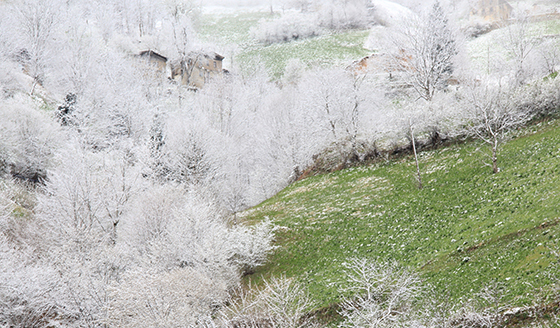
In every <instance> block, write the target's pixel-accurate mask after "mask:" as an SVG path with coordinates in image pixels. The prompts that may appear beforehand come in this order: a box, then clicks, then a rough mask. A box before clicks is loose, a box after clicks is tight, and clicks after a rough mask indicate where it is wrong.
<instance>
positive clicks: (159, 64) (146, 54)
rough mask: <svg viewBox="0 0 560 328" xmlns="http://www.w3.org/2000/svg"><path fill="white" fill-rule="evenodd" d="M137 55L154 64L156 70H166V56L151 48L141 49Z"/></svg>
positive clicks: (164, 71) (163, 71)
mask: <svg viewBox="0 0 560 328" xmlns="http://www.w3.org/2000/svg"><path fill="white" fill-rule="evenodd" d="M139 56H140V58H143V59H145V60H146V61H147V62H148V63H150V64H152V65H153V66H155V67H156V69H157V70H158V71H160V72H162V73H166V72H167V61H168V60H167V57H165V56H162V55H160V54H158V53H157V52H155V51H153V50H144V51H141V52H140V54H139Z"/></svg>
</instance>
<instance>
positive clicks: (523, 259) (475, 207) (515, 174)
mask: <svg viewBox="0 0 560 328" xmlns="http://www.w3.org/2000/svg"><path fill="white" fill-rule="evenodd" d="M559 144H560V121H550V122H542V123H539V124H536V125H534V126H531V127H530V128H527V129H526V130H524V131H522V132H521V133H520V135H519V136H518V137H517V138H515V139H514V140H512V141H510V142H509V143H507V144H506V145H505V147H504V149H503V151H502V153H501V155H500V157H501V165H500V169H501V172H500V173H498V174H492V170H491V168H489V167H487V166H484V164H483V161H484V159H485V157H484V156H485V155H484V154H483V152H484V151H486V148H484V146H482V145H480V144H478V143H476V142H467V143H464V144H460V145H452V146H449V147H446V148H441V149H438V150H433V151H426V152H423V153H421V155H420V165H421V171H422V173H423V180H424V183H425V187H424V189H422V190H418V189H417V188H416V184H415V181H414V178H413V176H414V171H415V167H414V165H415V164H414V160H413V158H412V157H410V156H408V157H402V158H396V159H388V160H386V161H382V162H378V163H375V164H372V165H369V166H363V167H356V168H351V169H346V170H343V171H339V172H335V173H332V174H325V175H319V176H314V177H310V178H307V179H305V180H302V181H299V182H297V183H295V184H293V185H291V186H289V187H288V188H286V189H285V190H283V191H282V192H281V193H279V194H278V195H276V196H275V197H273V198H272V199H269V200H268V201H266V202H264V203H263V204H261V205H259V206H257V207H255V208H253V209H251V210H249V211H247V212H246V213H245V216H246V218H247V219H249V220H262V219H264V218H266V217H268V218H270V219H272V220H273V222H274V223H275V224H277V225H278V226H279V227H280V228H279V232H278V237H277V241H276V243H277V245H279V246H281V247H280V248H278V249H277V251H276V252H275V254H274V255H273V256H272V257H271V258H270V261H269V264H268V265H267V266H266V267H264V268H262V269H260V270H259V271H258V272H257V273H256V274H255V275H253V276H252V278H251V279H256V280H259V279H261V278H262V277H263V276H264V277H269V276H278V275H281V274H285V275H287V276H289V277H292V276H293V277H297V279H298V280H299V281H301V282H303V283H305V284H306V285H307V286H308V287H309V290H310V293H311V295H312V297H313V298H314V299H315V300H317V301H318V303H319V304H320V307H327V306H328V305H329V304H331V303H336V302H338V301H340V300H341V294H340V293H339V291H338V290H339V289H340V287H341V286H342V287H343V286H344V281H343V277H342V274H341V273H342V266H341V263H343V262H345V261H347V260H348V259H351V258H355V257H366V258H370V259H376V260H381V261H384V260H392V259H395V260H397V261H398V262H399V263H400V264H401V265H403V266H407V267H410V268H412V269H414V270H416V271H418V272H419V273H420V274H421V276H422V277H423V278H424V279H425V283H426V284H431V285H433V286H434V287H435V290H437V291H438V293H439V294H440V296H441V297H446V298H447V297H449V298H450V300H452V302H453V303H458V302H460V301H466V300H468V299H470V298H473V297H475V296H476V294H477V293H478V292H479V291H480V290H481V289H482V288H484V287H486V286H488V285H490V284H493V283H497V284H498V286H501V287H503V289H501V290H503V291H504V293H503V297H502V298H501V300H500V303H501V304H502V305H504V306H506V307H508V308H511V307H514V306H529V305H534V304H547V303H549V302H551V301H552V300H554V299H555V297H556V296H557V292H556V288H557V287H558V277H557V273H558V262H559V260H560V258H559V256H560V254H559V253H558V251H559V245H558V234H559V232H560V227H559V226H558V223H559V222H560V217H559V214H558V213H560V205H559V204H560V202H559V200H560V162H559V157H560V147H559V146H558V145H559Z"/></svg>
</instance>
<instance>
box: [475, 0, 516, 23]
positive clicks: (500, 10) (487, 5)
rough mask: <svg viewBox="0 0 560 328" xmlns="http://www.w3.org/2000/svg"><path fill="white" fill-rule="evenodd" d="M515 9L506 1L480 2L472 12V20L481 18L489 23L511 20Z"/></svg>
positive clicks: (482, 0)
mask: <svg viewBox="0 0 560 328" xmlns="http://www.w3.org/2000/svg"><path fill="white" fill-rule="evenodd" d="M512 11H513V7H512V6H511V5H510V4H509V3H508V2H507V1H506V0H479V1H478V2H477V3H476V5H475V7H474V8H472V10H471V18H474V17H479V18H482V19H483V20H484V21H486V22H489V23H497V22H505V21H507V20H508V19H510V17H511V14H512Z"/></svg>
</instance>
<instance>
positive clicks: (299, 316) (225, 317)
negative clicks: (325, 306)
mask: <svg viewBox="0 0 560 328" xmlns="http://www.w3.org/2000/svg"><path fill="white" fill-rule="evenodd" d="M313 306H314V302H313V301H312V300H311V298H310V297H309V295H308V293H307V290H306V289H305V288H304V287H303V286H302V285H300V284H299V283H298V282H296V281H295V280H294V279H290V278H286V277H279V278H272V279H271V280H269V281H265V282H264V284H263V286H262V287H260V288H258V287H257V288H253V289H251V290H250V291H249V292H245V291H240V293H239V295H238V299H237V300H236V302H235V303H234V304H233V305H232V306H230V307H228V308H226V309H225V310H224V311H222V322H223V324H224V326H225V327H231V328H233V327H247V328H252V327H255V328H256V327H286V328H299V327H313V326H314V322H313V317H312V316H310V315H309V311H310V310H311V309H312V308H313Z"/></svg>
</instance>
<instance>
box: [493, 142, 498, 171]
mask: <svg viewBox="0 0 560 328" xmlns="http://www.w3.org/2000/svg"><path fill="white" fill-rule="evenodd" d="M492 170H493V171H494V173H498V143H497V142H496V141H495V142H494V145H492Z"/></svg>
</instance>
